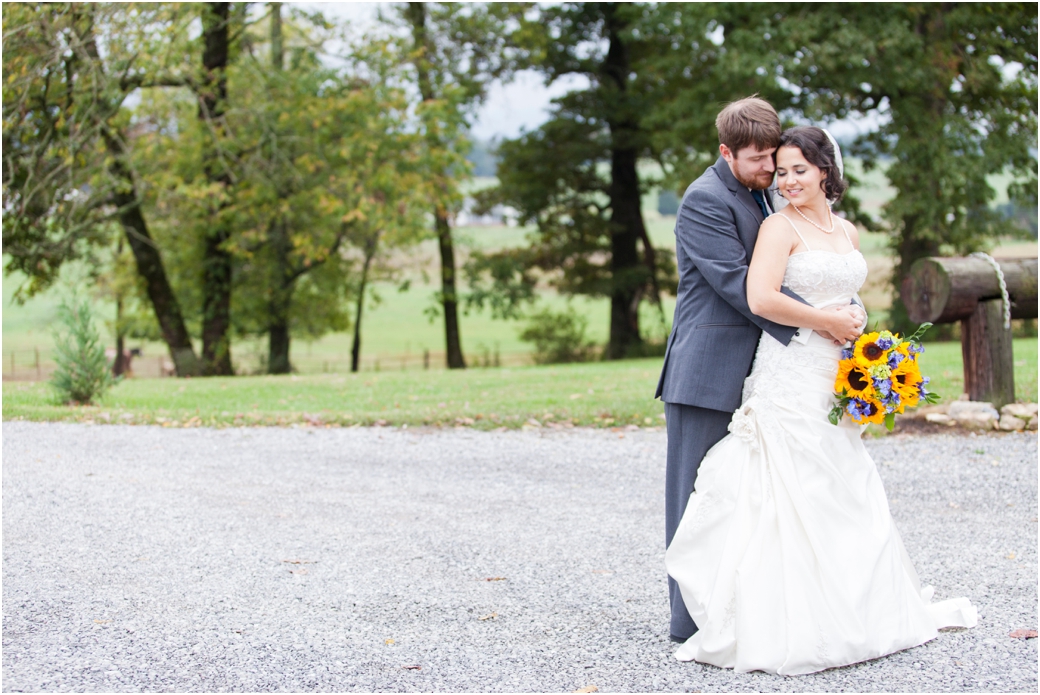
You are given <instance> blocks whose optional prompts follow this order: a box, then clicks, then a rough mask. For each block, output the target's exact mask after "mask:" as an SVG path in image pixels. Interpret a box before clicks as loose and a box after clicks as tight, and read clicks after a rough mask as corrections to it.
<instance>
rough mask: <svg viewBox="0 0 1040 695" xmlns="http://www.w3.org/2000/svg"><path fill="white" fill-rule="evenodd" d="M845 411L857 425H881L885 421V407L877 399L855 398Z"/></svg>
mask: <svg viewBox="0 0 1040 695" xmlns="http://www.w3.org/2000/svg"><path fill="white" fill-rule="evenodd" d="M845 410H846V412H848V414H849V416H850V417H851V418H852V421H853V422H855V423H856V424H857V425H866V424H869V423H874V424H875V425H880V424H881V423H882V422H884V421H885V407H884V406H883V405H881V403H880V402H878V400H877V399H876V398H853V399H852V400H850V401H849V403H848V405H846V406H845Z"/></svg>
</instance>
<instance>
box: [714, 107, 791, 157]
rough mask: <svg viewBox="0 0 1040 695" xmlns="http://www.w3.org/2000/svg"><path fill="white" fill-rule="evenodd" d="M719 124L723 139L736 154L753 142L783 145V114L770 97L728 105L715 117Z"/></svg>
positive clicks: (764, 147)
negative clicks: (778, 112)
mask: <svg viewBox="0 0 1040 695" xmlns="http://www.w3.org/2000/svg"><path fill="white" fill-rule="evenodd" d="M715 128H716V129H718V131H719V142H720V143H721V144H723V145H725V146H726V147H728V148H729V149H730V150H731V151H732V152H733V154H734V156H735V155H736V154H737V152H739V151H740V150H742V149H744V148H745V147H748V146H750V145H754V146H755V148H756V149H759V150H768V149H770V148H772V147H777V146H779V145H780V117H779V116H777V115H776V109H774V108H773V107H772V105H770V103H769V102H768V101H766V100H765V99H759V98H758V97H757V96H750V97H746V98H744V99H741V100H739V101H734V102H733V103H732V104H729V105H727V106H726V108H724V109H722V111H720V112H719V115H718V116H717V117H716V118H715Z"/></svg>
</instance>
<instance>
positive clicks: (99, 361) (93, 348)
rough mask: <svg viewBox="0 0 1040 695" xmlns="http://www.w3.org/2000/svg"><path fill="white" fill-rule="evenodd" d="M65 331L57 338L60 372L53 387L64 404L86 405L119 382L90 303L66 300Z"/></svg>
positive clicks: (61, 310) (61, 312)
mask: <svg viewBox="0 0 1040 695" xmlns="http://www.w3.org/2000/svg"><path fill="white" fill-rule="evenodd" d="M58 318H59V319H60V320H61V324H62V328H63V330H60V331H58V332H56V333H55V335H54V343H55V356H54V361H55V362H56V363H57V365H58V366H57V369H56V370H55V371H54V374H53V376H51V386H53V387H54V389H55V390H56V391H57V392H58V397H59V398H60V399H61V402H62V403H74V404H81V405H86V404H88V403H91V402H92V401H93V400H94V399H95V398H99V397H100V396H102V395H103V394H104V393H105V391H107V390H108V389H109V388H110V387H111V386H112V385H113V384H115V383H116V381H118V380H117V379H116V378H115V377H113V376H112V371H111V369H110V368H109V364H108V359H107V358H106V357H105V347H104V345H102V344H101V336H100V335H99V334H98V331H97V328H95V326H94V321H93V320H92V319H91V316H90V305H89V304H88V303H87V302H85V301H84V302H76V301H74V302H73V303H72V305H71V306H70V305H69V304H68V303H67V302H65V301H63V302H62V303H61V306H59V307H58Z"/></svg>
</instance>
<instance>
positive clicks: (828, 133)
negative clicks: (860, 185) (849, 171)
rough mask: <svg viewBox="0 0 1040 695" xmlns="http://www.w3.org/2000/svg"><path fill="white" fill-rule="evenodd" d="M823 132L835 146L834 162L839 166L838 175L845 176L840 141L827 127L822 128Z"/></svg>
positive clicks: (832, 145)
mask: <svg viewBox="0 0 1040 695" xmlns="http://www.w3.org/2000/svg"><path fill="white" fill-rule="evenodd" d="M820 130H822V131H823V134H824V135H826V136H827V139H828V140H830V141H831V147H833V148H834V164H835V166H837V167H838V176H840V177H842V178H844V177H845V165H844V164H843V163H842V161H841V148H840V147H838V141H837V140H835V139H834V136H833V135H831V131H829V130H827V129H826V128H820Z"/></svg>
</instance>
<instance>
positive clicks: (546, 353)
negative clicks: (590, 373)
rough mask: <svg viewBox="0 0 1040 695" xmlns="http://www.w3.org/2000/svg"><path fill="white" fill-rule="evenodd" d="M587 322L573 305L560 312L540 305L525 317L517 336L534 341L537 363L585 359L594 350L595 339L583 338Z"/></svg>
mask: <svg viewBox="0 0 1040 695" xmlns="http://www.w3.org/2000/svg"><path fill="white" fill-rule="evenodd" d="M588 325H589V322H588V319H586V318H585V317H584V316H581V315H580V314H578V313H577V312H576V311H574V309H573V308H572V307H567V311H561V312H554V311H552V310H551V309H542V310H541V311H539V312H537V313H535V314H532V315H531V316H530V317H529V318H528V321H527V327H526V328H524V330H523V331H522V332H521V333H520V340H522V341H524V342H525V343H534V361H535V362H536V363H537V364H558V363H561V362H588V361H589V360H591V359H593V358H594V357H595V353H596V345H595V343H593V342H591V341H589V340H587V339H586V338H585V330H586V329H587V328H588Z"/></svg>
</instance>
